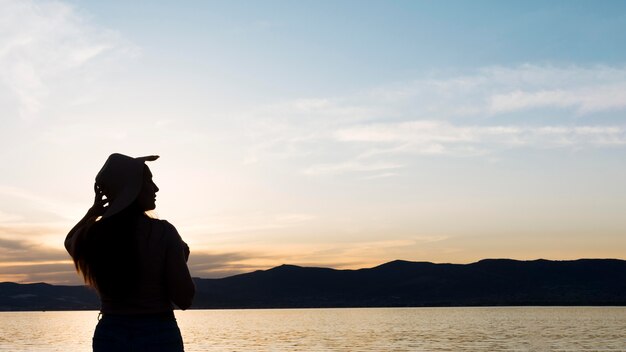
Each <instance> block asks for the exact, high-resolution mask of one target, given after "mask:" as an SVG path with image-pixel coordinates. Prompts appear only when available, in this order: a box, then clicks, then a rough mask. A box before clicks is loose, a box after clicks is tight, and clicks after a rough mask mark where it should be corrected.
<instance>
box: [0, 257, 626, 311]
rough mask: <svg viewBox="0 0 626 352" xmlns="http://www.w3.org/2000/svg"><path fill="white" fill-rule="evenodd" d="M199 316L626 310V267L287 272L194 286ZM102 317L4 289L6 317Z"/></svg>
mask: <svg viewBox="0 0 626 352" xmlns="http://www.w3.org/2000/svg"><path fill="white" fill-rule="evenodd" d="M194 281H195V283H196V288H197V293H196V298H195V299H194V304H193V306H192V308H313V307H422V306H506V305H509V306H510V305H626V261H624V260H618V259H579V260H569V261H551V260H543V259H540V260H532V261H518V260H511V259H485V260H481V261H479V262H476V263H471V264H434V263H429V262H409V261H403V260H395V261H392V262H389V263H385V264H382V265H379V266H376V267H373V268H366V269H357V270H336V269H331V268H314V267H299V266H295V265H281V266H278V267H275V268H272V269H268V270H258V271H255V272H251V273H246V274H240V275H235V276H230V277H226V278H221V279H199V278H197V279H194ZM80 309H99V300H98V298H97V296H96V294H95V293H94V292H93V290H90V289H88V288H86V287H84V286H53V285H49V284H44V283H38V284H15V283H0V311H12V310H80Z"/></svg>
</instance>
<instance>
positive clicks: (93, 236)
mask: <svg viewBox="0 0 626 352" xmlns="http://www.w3.org/2000/svg"><path fill="white" fill-rule="evenodd" d="M143 216H147V215H145V214H144V213H143V211H141V210H139V207H138V206H137V204H136V203H134V204H132V205H131V206H129V207H128V208H126V209H124V210H122V211H121V212H119V213H117V214H115V215H113V216H111V217H109V218H106V219H100V220H99V221H95V222H94V223H92V224H91V226H89V227H87V228H85V229H84V230H83V231H81V233H80V234H79V236H78V238H77V239H76V242H75V244H74V246H75V247H74V256H73V260H74V266H75V267H76V270H77V271H78V272H79V273H81V274H82V276H83V279H84V280H85V283H87V285H89V286H91V287H93V288H95V289H96V290H97V291H98V293H99V294H100V295H101V296H102V295H106V296H108V297H110V298H115V299H122V300H123V299H124V297H126V296H128V294H129V293H130V292H133V291H134V290H135V289H136V288H137V281H138V279H139V275H140V272H139V258H138V240H137V223H138V221H139V219H140V218H141V217H143Z"/></svg>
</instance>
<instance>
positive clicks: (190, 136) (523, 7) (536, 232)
mask: <svg viewBox="0 0 626 352" xmlns="http://www.w3.org/2000/svg"><path fill="white" fill-rule="evenodd" d="M625 42H626V2H623V1H594V2H591V1H549V2H546V1H518V2H511V1H506V2H505V1H347V0H346V1H326V0H323V1H297V2H296V1H236V0H235V1H186V2H166V1H133V2H127V1H81V0H71V1H47V0H45V1H44V0H42V1H32V0H0V123H1V128H0V163H1V164H2V165H3V166H2V172H0V281H14V282H40V281H45V282H49V283H55V284H80V279H79V277H78V276H77V275H76V273H75V271H74V268H73V266H72V263H71V260H70V258H69V256H68V255H67V253H66V252H65V250H64V248H63V244H62V243H63V240H64V238H65V235H66V234H67V231H68V230H69V229H70V228H71V227H72V226H73V225H74V224H75V223H76V222H77V221H78V220H79V219H80V218H81V217H82V215H83V214H84V213H85V212H86V211H87V209H88V208H89V207H90V205H91V203H92V201H93V194H92V193H93V182H94V177H95V175H96V173H97V172H98V171H99V169H100V167H101V166H102V165H103V163H104V161H105V160H106V158H107V157H108V155H109V154H111V153H115V152H119V153H123V154H127V155H130V156H143V155H152V154H157V155H160V156H161V158H160V159H159V160H158V161H155V162H153V163H150V165H149V166H150V168H151V170H152V172H153V174H154V181H155V182H156V184H157V185H158V186H159V188H160V191H159V193H158V195H157V209H156V212H155V216H158V217H159V218H161V219H167V220H168V221H169V222H171V223H172V224H174V226H176V228H177V229H178V231H179V233H180V234H181V236H182V237H183V239H184V240H185V241H186V242H187V243H188V244H189V245H190V247H191V258H190V262H189V266H190V269H191V272H192V275H193V276H196V277H209V278H210V277H224V276H228V275H233V274H236V273H242V272H249V271H253V270H259V269H268V268H271V267H273V266H277V265H280V264H294V265H301V266H320V267H332V268H338V269H356V268H363V267H372V266H376V265H379V264H382V263H384V262H387V261H391V260H395V259H403V260H410V261H431V262H436V263H471V262H475V261H478V260H481V259H484V258H513V259H519V260H533V259H538V258H544V259H552V260H569V259H577V258H619V259H626V254H625V253H626V236H625V235H626V217H624V216H623V214H624V213H626V187H625V186H624V182H623V180H624V179H626V155H625V152H626V116H625V113H626V46H624V45H623V43H625Z"/></svg>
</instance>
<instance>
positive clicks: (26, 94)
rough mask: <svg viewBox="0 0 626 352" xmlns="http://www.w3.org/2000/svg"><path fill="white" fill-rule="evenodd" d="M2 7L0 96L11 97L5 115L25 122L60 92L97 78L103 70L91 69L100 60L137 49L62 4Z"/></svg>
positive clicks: (16, 2)
mask: <svg viewBox="0 0 626 352" xmlns="http://www.w3.org/2000/svg"><path fill="white" fill-rule="evenodd" d="M0 6H1V8H2V10H1V11H0V43H1V44H0V92H2V94H4V95H7V96H10V97H11V109H8V107H7V106H4V107H3V110H5V111H10V110H13V111H16V113H17V114H18V116H20V117H22V118H24V119H31V118H34V117H36V116H38V115H39V113H40V112H41V111H42V109H44V107H45V105H46V104H48V103H56V102H53V100H54V99H56V98H58V97H59V96H58V94H59V93H58V92H57V91H61V90H64V89H68V88H69V87H68V85H71V84H72V83H74V82H76V78H77V77H79V79H86V80H88V79H91V78H93V75H94V74H96V72H98V70H95V69H91V70H89V67H90V65H92V64H95V63H96V62H98V60H101V59H104V58H105V57H113V56H115V55H120V54H132V52H133V51H134V50H135V49H134V48H132V46H131V45H129V44H128V43H126V42H125V41H124V40H123V39H122V38H121V37H120V36H119V34H118V33H116V32H113V31H111V30H107V29H103V28H99V27H97V26H94V25H92V24H90V23H89V20H88V19H87V18H86V17H85V16H84V15H82V14H81V13H79V12H78V11H76V10H75V9H74V8H73V7H72V6H70V5H67V4H64V3H62V2H58V1H30V0H2V1H1V2H0ZM85 70H88V71H85ZM81 77H82V78H81ZM81 86H84V85H81ZM74 93H80V90H77V91H76V92H74ZM76 95H77V94H74V95H73V96H68V97H67V99H68V100H76V99H77V97H76Z"/></svg>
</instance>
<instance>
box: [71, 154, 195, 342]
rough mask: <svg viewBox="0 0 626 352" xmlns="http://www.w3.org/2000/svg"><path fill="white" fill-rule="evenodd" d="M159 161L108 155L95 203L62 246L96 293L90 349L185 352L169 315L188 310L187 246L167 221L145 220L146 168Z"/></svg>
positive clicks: (148, 201)
mask: <svg viewBox="0 0 626 352" xmlns="http://www.w3.org/2000/svg"><path fill="white" fill-rule="evenodd" d="M157 158H158V156H147V157H141V158H132V157H129V156H126V155H122V154H112V155H111V156H109V158H108V159H107V161H106V163H105V164H104V166H103V167H102V169H101V170H100V172H99V173H98V175H97V176H96V183H95V185H94V191H95V193H96V196H95V200H94V204H93V206H92V207H91V208H90V209H89V211H88V212H87V214H86V215H85V216H84V217H83V219H82V220H80V221H79V222H78V224H76V226H74V228H72V230H70V232H69V233H68V235H67V237H66V239H65V248H66V249H67V251H68V252H69V253H70V255H71V256H72V259H73V260H74V265H75V266H76V270H77V271H78V272H79V273H81V275H82V276H83V278H84V280H85V283H87V284H88V285H90V286H92V287H93V288H95V289H96V291H97V292H98V295H99V296H100V300H101V318H100V319H99V322H98V325H97V326H96V331H95V333H94V337H93V350H94V351H183V341H182V337H181V335H180V330H179V329H178V325H177V324H176V319H175V317H174V313H173V305H172V303H173V304H175V305H176V306H178V307H179V308H181V309H183V310H184V309H187V308H189V307H190V306H191V301H192V299H193V295H194V293H195V287H194V284H193V281H192V280H191V276H190V274H189V269H188V268H187V259H188V258H189V247H188V246H187V244H186V243H185V242H183V241H182V239H181V238H180V236H179V235H178V232H177V231H176V229H175V228H174V226H172V225H171V224H170V223H168V222H167V221H165V220H156V219H152V218H150V217H148V216H147V215H146V214H145V212H146V211H149V210H153V209H154V208H155V207H156V204H155V202H156V192H158V191H159V188H158V187H157V186H156V184H154V182H153V181H152V173H151V172H150V169H149V168H148V166H147V165H146V164H145V162H146V161H154V160H156V159H157Z"/></svg>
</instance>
